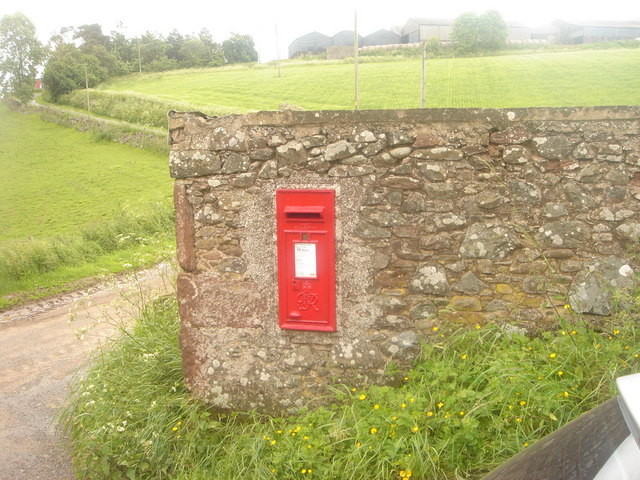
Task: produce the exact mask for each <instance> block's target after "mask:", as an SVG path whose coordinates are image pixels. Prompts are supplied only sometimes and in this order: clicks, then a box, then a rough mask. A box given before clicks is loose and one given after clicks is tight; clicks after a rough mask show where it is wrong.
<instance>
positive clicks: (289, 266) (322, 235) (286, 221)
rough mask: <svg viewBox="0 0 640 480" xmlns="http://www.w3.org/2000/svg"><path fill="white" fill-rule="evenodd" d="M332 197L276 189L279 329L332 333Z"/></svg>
mask: <svg viewBox="0 0 640 480" xmlns="http://www.w3.org/2000/svg"><path fill="white" fill-rule="evenodd" d="M334 205H335V192H334V191H333V190H277V191H276V217H277V237H278V240H277V241H278V299H279V317H280V320H279V323H280V328H285V329H293V330H314V331H321V332H334V331H335V330H336V312H335V310H336V301H335V277H336V275H335V214H334V210H335V207H334Z"/></svg>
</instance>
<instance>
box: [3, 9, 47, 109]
mask: <svg viewBox="0 0 640 480" xmlns="http://www.w3.org/2000/svg"><path fill="white" fill-rule="evenodd" d="M44 57H45V49H44V47H43V46H42V44H41V43H40V41H39V40H38V38H37V37H36V27H35V26H34V25H33V23H32V22H31V20H29V19H28V18H27V17H26V16H25V15H24V14H22V13H16V14H14V15H5V16H4V17H2V19H1V20H0V87H1V90H0V92H1V94H2V97H6V96H8V95H12V96H14V97H16V98H17V99H18V100H20V101H21V102H23V103H27V102H28V101H29V100H32V99H33V87H34V84H35V79H36V71H37V68H38V65H40V63H41V62H42V61H43V60H44Z"/></svg>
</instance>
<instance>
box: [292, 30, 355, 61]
mask: <svg viewBox="0 0 640 480" xmlns="http://www.w3.org/2000/svg"><path fill="white" fill-rule="evenodd" d="M352 35H353V34H352ZM351 42H352V43H353V36H352V37H351ZM331 45H333V40H332V39H331V37H329V36H327V35H323V34H322V33H318V32H311V33H307V34H306V35H303V36H301V37H298V38H296V39H295V40H294V41H293V42H291V45H289V58H295V57H297V56H299V55H302V54H322V53H324V52H325V51H326V49H327V47H330V46H331Z"/></svg>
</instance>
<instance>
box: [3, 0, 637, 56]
mask: <svg viewBox="0 0 640 480" xmlns="http://www.w3.org/2000/svg"><path fill="white" fill-rule="evenodd" d="M490 9H494V10H497V11H498V12H500V13H501V14H502V16H503V18H504V19H505V20H507V21H515V22H519V23H523V24H525V25H529V26H532V27H535V26H539V25H544V24H548V23H549V22H551V21H553V20H555V19H562V20H566V21H580V20H633V21H640V2H638V1H637V0H606V1H603V0H599V1H596V0H586V1H585V0H583V1H579V2H578V1H567V0H533V1H532V0H527V1H524V0H449V1H439V2H434V1H429V0H421V1H416V0H407V1H403V0H387V1H378V0H321V1H317V0H316V1H311V2H310V1H305V0H283V1H278V0H272V1H268V0H266V1H265V0H222V1H220V0H218V1H216V0H209V1H200V0H191V1H186V2H180V1H174V2H162V1H153V2H152V1H150V0H106V1H105V0H102V1H97V2H94V1H87V0H83V1H80V0H46V1H45V0H23V1H21V2H18V1H16V0H4V1H3V2H2V5H0V16H4V15H6V14H13V13H16V12H18V11H19V12H22V13H24V14H25V15H27V16H28V17H29V18H30V19H31V21H33V23H34V24H35V25H36V29H37V31H38V36H39V37H40V38H41V40H43V41H46V40H48V39H49V37H50V36H51V35H52V34H53V33H54V32H57V31H58V30H59V29H60V28H61V27H64V26H79V25H83V24H91V23H99V24H100V25H102V30H103V32H104V33H109V32H111V31H112V30H114V29H116V28H118V25H119V24H120V23H121V24H122V26H123V28H121V29H120V30H121V31H123V32H124V33H125V35H127V36H129V37H131V36H136V35H140V34H142V33H144V32H146V31H153V32H157V33H162V34H167V33H168V32H170V31H171V30H173V29H177V30H178V31H179V32H180V33H182V34H187V33H197V32H198V31H200V29H202V28H204V27H206V28H208V29H209V31H210V32H211V33H212V34H213V36H214V39H215V40H216V41H219V42H221V41H223V40H224V39H225V38H227V37H228V36H229V34H230V33H231V32H237V33H242V34H250V35H251V36H252V37H253V38H254V41H255V43H256V48H257V50H258V53H259V54H260V60H261V61H269V60H273V59H274V58H275V57H276V34H275V32H276V25H277V30H278V49H279V55H280V58H286V57H287V50H288V46H289V44H290V43H291V42H292V41H293V40H294V39H295V38H296V37H298V36H300V35H304V34H305V33H308V32H311V31H314V30H315V31H319V32H321V33H324V34H326V35H330V36H331V35H334V34H335V33H337V32H339V31H340V30H353V17H354V11H356V10H357V12H358V31H359V33H360V34H361V35H367V34H369V33H372V32H374V31H376V30H379V29H380V28H387V29H388V28H391V27H392V26H394V25H403V24H404V23H405V22H406V20H407V19H408V18H410V17H421V18H456V17H457V16H458V15H460V14H462V13H464V12H469V11H471V12H476V13H483V12H485V11H487V10H490Z"/></svg>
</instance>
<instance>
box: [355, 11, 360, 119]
mask: <svg viewBox="0 0 640 480" xmlns="http://www.w3.org/2000/svg"><path fill="white" fill-rule="evenodd" d="M353 19H354V28H353V57H354V67H355V90H356V98H355V102H354V107H355V110H358V109H359V107H360V79H359V78H358V12H357V11H355V12H353Z"/></svg>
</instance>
